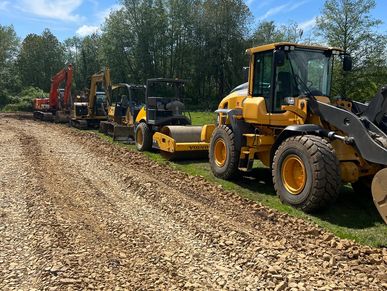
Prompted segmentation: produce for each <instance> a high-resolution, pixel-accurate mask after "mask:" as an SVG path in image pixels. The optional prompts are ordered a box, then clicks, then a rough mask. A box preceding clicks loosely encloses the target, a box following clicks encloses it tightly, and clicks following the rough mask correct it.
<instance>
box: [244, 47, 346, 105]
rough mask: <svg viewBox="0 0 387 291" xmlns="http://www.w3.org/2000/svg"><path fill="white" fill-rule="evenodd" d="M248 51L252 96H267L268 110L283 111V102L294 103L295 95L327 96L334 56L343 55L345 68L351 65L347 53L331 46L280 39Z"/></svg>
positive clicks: (297, 96) (296, 96)
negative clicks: (281, 40) (282, 40)
mask: <svg viewBox="0 0 387 291" xmlns="http://www.w3.org/2000/svg"><path fill="white" fill-rule="evenodd" d="M249 53H250V54H251V59H250V72H249V96H250V97H264V100H265V106H266V110H267V112H268V113H283V112H284V110H283V106H286V105H294V104H295V98H304V97H311V96H313V97H316V98H325V99H328V98H329V96H330V91H331V81H332V70H333V60H334V57H342V58H343V59H344V61H343V63H344V69H346V70H349V69H350V66H351V64H350V58H349V57H348V56H345V57H344V55H343V53H342V51H341V50H338V49H331V48H323V47H309V46H304V45H295V44H291V43H279V44H272V45H266V46H261V47H257V48H253V49H250V50H249ZM327 97H328V98H327Z"/></svg>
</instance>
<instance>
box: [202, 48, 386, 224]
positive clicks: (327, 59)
mask: <svg viewBox="0 0 387 291" xmlns="http://www.w3.org/2000/svg"><path fill="white" fill-rule="evenodd" d="M248 53H249V55H250V65H249V76H248V82H247V83H245V84H243V85H241V86H238V87H237V88H236V89H234V90H233V91H232V92H231V93H230V94H229V95H228V96H227V97H225V98H224V99H223V100H222V101H221V103H220V104H219V107H218V110H217V113H218V121H219V124H218V126H217V128H216V129H215V130H214V132H213V134H212V137H211V141H210V150H209V158H210V164H211V169H212V171H213V173H214V175H215V176H217V177H220V178H223V179H232V178H234V177H236V176H237V174H238V172H240V171H250V170H251V169H252V167H253V162H254V160H256V159H258V160H260V161H261V162H262V163H263V164H264V165H265V166H267V167H269V168H271V170H272V176H273V183H274V188H275V191H276V192H277V195H278V196H279V198H280V199H281V201H283V202H284V203H286V204H290V205H292V206H294V207H297V208H300V209H302V210H303V211H305V212H313V211H317V210H319V209H321V208H324V207H326V206H328V205H329V204H331V203H333V202H334V201H335V199H336V197H337V195H338V193H339V188H340V185H341V183H352V185H353V188H354V189H355V190H356V191H362V192H364V193H363V194H367V193H366V192H371V190H372V195H373V199H374V202H375V205H376V207H377V209H378V211H379V212H380V214H381V216H382V217H383V219H384V221H385V222H387V169H386V166H387V131H386V130H387V126H386V124H387V122H386V121H387V118H386V113H387V89H386V88H382V89H381V90H380V91H379V93H378V94H377V95H376V96H375V97H374V98H373V99H372V100H371V101H370V103H369V104H368V105H365V104H362V103H359V102H356V101H351V100H349V99H347V98H338V99H337V98H336V99H335V100H333V99H332V98H330V97H331V96H330V92H331V85H332V84H331V81H332V69H333V64H334V62H341V63H342V66H343V69H344V71H350V70H351V67H352V61H351V58H350V56H349V55H346V54H344V52H343V51H342V50H341V49H337V48H327V47H319V46H306V45H300V44H294V43H275V44H269V45H264V46H260V47H255V48H252V49H249V50H248ZM344 97H345V96H344Z"/></svg>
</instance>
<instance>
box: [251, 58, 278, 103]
mask: <svg viewBox="0 0 387 291" xmlns="http://www.w3.org/2000/svg"><path fill="white" fill-rule="evenodd" d="M254 58H255V61H254V84H253V97H265V98H270V88H271V86H270V84H271V78H272V73H273V52H272V51H269V52H262V53H257V54H255V57H254ZM266 103H268V102H266Z"/></svg>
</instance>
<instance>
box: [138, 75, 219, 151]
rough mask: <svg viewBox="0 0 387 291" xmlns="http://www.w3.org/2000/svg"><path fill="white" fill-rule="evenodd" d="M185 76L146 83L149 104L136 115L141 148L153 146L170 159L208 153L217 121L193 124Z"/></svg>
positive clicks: (146, 149)
mask: <svg viewBox="0 0 387 291" xmlns="http://www.w3.org/2000/svg"><path fill="white" fill-rule="evenodd" d="M186 82H187V81H185V80H181V79H168V78H156V79H149V80H147V83H146V94H145V106H144V107H143V108H142V109H141V110H140V112H139V113H138V115H137V117H136V124H137V126H136V132H135V143H136V147H137V149H138V150H139V151H149V150H151V149H152V148H153V149H158V150H160V151H161V154H163V155H164V157H166V158H168V159H181V158H191V159H195V158H198V157H202V156H206V155H207V153H208V147H209V140H210V135H211V133H212V130H211V129H214V127H215V125H206V126H192V122H191V117H190V113H189V112H188V111H187V110H186V108H185V104H184V88H185V85H186Z"/></svg>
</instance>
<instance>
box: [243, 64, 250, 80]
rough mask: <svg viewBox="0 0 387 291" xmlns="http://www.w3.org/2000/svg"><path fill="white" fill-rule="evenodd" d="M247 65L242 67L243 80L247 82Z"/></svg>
mask: <svg viewBox="0 0 387 291" xmlns="http://www.w3.org/2000/svg"><path fill="white" fill-rule="evenodd" d="M249 69H250V68H249V67H243V68H242V71H243V82H248V81H249Z"/></svg>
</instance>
